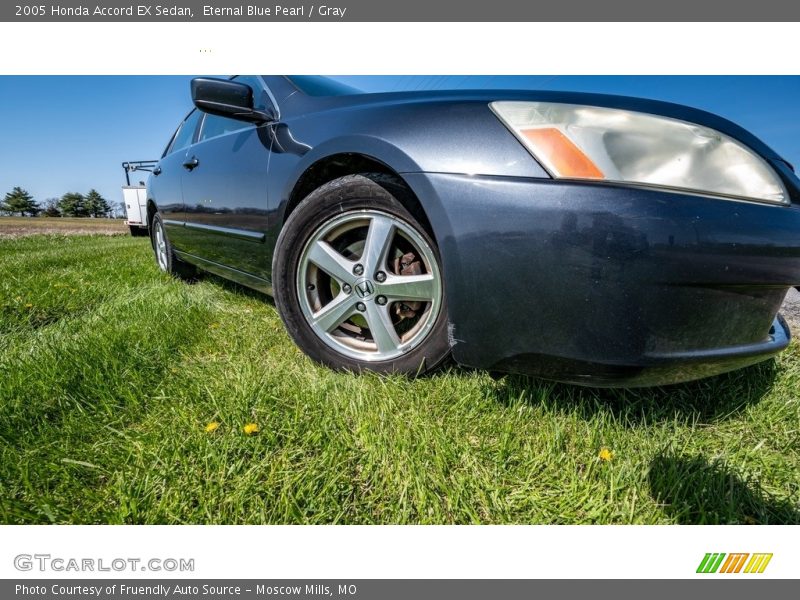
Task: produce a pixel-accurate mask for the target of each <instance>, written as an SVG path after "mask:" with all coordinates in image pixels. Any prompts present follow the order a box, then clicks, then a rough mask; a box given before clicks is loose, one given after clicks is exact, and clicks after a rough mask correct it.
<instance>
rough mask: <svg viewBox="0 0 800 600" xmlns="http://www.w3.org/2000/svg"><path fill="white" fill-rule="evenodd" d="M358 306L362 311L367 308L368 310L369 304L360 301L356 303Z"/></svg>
mask: <svg viewBox="0 0 800 600" xmlns="http://www.w3.org/2000/svg"><path fill="white" fill-rule="evenodd" d="M356 308H357V309H358V310H359V311H360V312H364V311H365V310H367V305H366V304H364V303H363V302H359V303H358V304H356Z"/></svg>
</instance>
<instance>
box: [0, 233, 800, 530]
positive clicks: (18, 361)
mask: <svg viewBox="0 0 800 600" xmlns="http://www.w3.org/2000/svg"><path fill="white" fill-rule="evenodd" d="M799 390H800V348H799V347H798V345H797V344H796V343H794V342H793V344H792V346H791V347H790V349H789V351H787V352H786V353H784V354H783V355H782V356H781V358H780V359H778V360H777V361H770V362H767V363H764V364H762V365H760V366H757V367H754V368H750V369H748V370H744V371H739V372H736V373H732V374H729V375H725V376H721V377H717V378H714V379H708V380H704V381H700V382H697V383H692V384H688V385H682V386H675V387H670V388H661V389H652V390H637V391H608V390H606V391H603V390H591V389H582V388H576V387H570V386H566V385H559V384H552V383H546V382H541V381H537V380H532V379H527V378H522V377H506V378H503V379H501V380H494V379H492V378H491V377H489V375H487V374H486V373H481V372H472V371H467V370H461V369H457V368H450V369H449V370H445V371H443V372H440V373H438V374H436V375H435V376H431V377H428V378H422V379H418V380H414V381H412V380H408V379H404V378H401V377H378V376H373V375H364V376H354V375H348V374H341V373H333V372H330V371H328V370H326V369H324V368H321V367H319V366H316V365H315V364H313V363H311V362H310V361H309V360H307V359H306V358H305V357H304V356H303V355H302V354H301V353H300V352H299V350H298V349H297V348H296V347H295V346H294V344H293V343H292V342H291V341H290V340H289V338H288V337H287V335H286V333H285V332H284V330H283V327H282V325H281V322H280V319H279V318H278V315H277V313H276V310H275V307H274V305H273V304H272V303H271V301H270V300H269V299H265V298H264V297H261V296H259V295H257V294H255V293H251V292H249V291H247V290H244V289H242V288H239V287H236V286H234V285H232V284H228V283H225V282H223V281H221V280H219V279H216V278H213V277H206V278H204V279H203V280H202V281H200V282H199V283H196V284H194V285H188V284H184V283H180V282H178V281H174V280H171V279H170V278H169V277H167V276H165V275H162V274H160V273H159V272H158V271H157V269H156V267H155V265H154V261H153V259H152V256H151V253H150V249H149V247H148V242H147V240H143V239H134V238H131V237H126V236H117V237H104V236H47V237H45V236H31V237H20V238H17V239H5V240H0V410H1V411H2V418H1V419H0V520H2V521H3V522H6V523H798V522H800V505H799V502H800V402H798V391H799ZM209 423H219V426H218V428H217V429H216V430H215V431H212V432H208V431H206V428H207V426H208V424H209ZM246 424H256V425H257V426H258V428H259V431H258V432H257V433H255V434H252V435H247V434H246V433H245V432H244V430H243V428H244V426H245V425H246Z"/></svg>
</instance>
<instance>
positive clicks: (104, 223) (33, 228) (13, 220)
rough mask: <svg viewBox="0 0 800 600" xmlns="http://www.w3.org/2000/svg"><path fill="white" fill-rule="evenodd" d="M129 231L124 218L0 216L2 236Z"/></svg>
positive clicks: (0, 233) (99, 233)
mask: <svg viewBox="0 0 800 600" xmlns="http://www.w3.org/2000/svg"><path fill="white" fill-rule="evenodd" d="M125 233H128V228H127V227H126V226H125V222H124V221H123V220H122V219H72V218H66V217H58V218H46V217H37V218H32V217H0V238H18V237H24V236H27V235H42V234H45V235H46V234H58V235H121V234H125Z"/></svg>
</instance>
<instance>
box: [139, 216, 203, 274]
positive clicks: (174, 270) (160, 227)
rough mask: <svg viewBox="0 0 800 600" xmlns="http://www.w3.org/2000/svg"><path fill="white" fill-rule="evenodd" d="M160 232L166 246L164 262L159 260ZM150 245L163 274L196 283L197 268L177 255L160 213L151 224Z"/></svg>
mask: <svg viewBox="0 0 800 600" xmlns="http://www.w3.org/2000/svg"><path fill="white" fill-rule="evenodd" d="M159 232H161V234H162V235H163V238H164V244H165V247H164V249H163V251H164V259H163V260H162V259H160V258H159V247H158V241H157V237H158V234H159ZM150 244H151V246H152V247H153V252H154V254H155V258H156V265H158V268H159V269H161V270H162V271H163V272H165V273H169V274H170V275H172V276H173V277H176V278H178V279H183V280H185V281H194V280H195V279H197V267H195V266H194V265H191V264H189V263H187V262H185V261H182V260H181V259H179V258H178V257H177V256H176V255H175V249H174V248H173V247H172V244H171V243H170V241H169V238H168V237H167V232H166V229H165V228H164V222H163V221H162V219H161V215H159V214H158V213H156V214H155V215H154V216H153V220H152V221H151V222H150Z"/></svg>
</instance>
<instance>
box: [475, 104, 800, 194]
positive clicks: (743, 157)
mask: <svg viewBox="0 0 800 600" xmlns="http://www.w3.org/2000/svg"><path fill="white" fill-rule="evenodd" d="M490 106H491V108H492V110H493V111H494V113H495V114H496V115H497V116H498V117H499V118H500V119H501V120H502V121H503V123H505V125H506V126H507V127H508V128H509V129H510V130H511V131H512V132H513V133H514V135H516V136H517V138H518V139H519V141H520V142H522V144H523V145H524V146H525V147H526V148H527V149H528V150H529V151H530V152H531V154H532V155H533V156H534V158H536V159H537V160H538V161H539V162H540V163H541V164H542V166H543V167H544V168H545V169H547V171H548V172H549V173H550V175H552V176H553V177H555V178H559V179H562V178H563V179H589V180H603V181H616V182H628V183H636V184H645V185H654V186H660V187H665V188H675V189H680V190H687V191H692V192H695V193H703V194H714V195H720V196H728V197H733V198H744V199H751V200H759V201H763V202H772V203H776V204H787V203H788V202H789V197H788V194H787V192H786V188H785V187H784V185H783V182H782V181H781V180H780V179H779V178H778V176H777V174H776V173H775V171H774V170H773V169H772V168H771V167H770V166H769V165H768V164H767V162H766V161H765V160H764V159H763V158H761V157H760V156H758V155H757V154H755V153H754V152H753V151H752V150H750V149H749V148H747V147H746V146H744V145H743V144H741V143H739V142H738V141H736V140H734V139H733V138H731V137H729V136H727V135H725V134H723V133H720V132H719V131H716V130H714V129H710V128H708V127H704V126H702V125H696V124H694V123H688V122H686V121H681V120H678V119H671V118H667V117H659V116H655V115H650V114H646V113H640V112H634V111H629V110H619V109H614V108H601V107H595V106H581V105H576V104H561V103H554V102H505V101H504V102H493V103H491V105H490Z"/></svg>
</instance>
